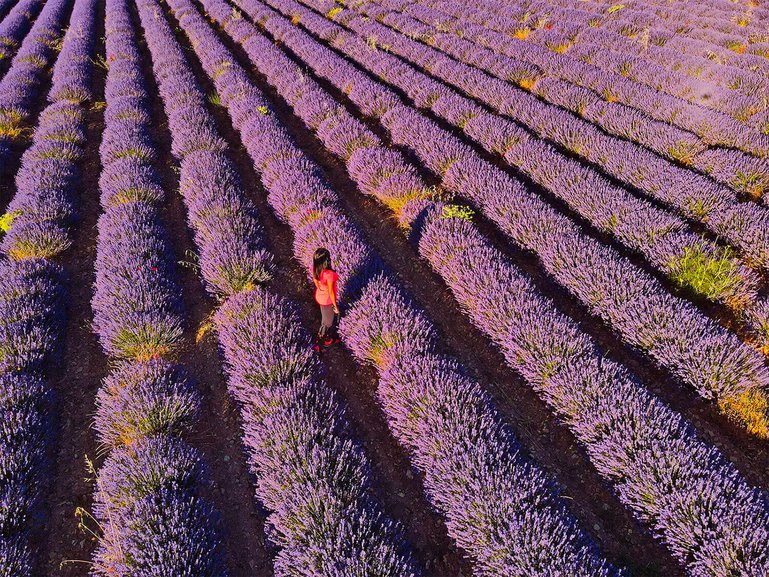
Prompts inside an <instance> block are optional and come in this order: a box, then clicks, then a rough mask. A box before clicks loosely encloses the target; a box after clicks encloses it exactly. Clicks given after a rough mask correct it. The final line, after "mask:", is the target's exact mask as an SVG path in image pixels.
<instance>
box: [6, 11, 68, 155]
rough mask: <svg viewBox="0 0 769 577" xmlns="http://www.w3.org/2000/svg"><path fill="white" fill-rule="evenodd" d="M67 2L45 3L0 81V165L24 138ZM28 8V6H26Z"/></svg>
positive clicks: (53, 52)
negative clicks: (13, 146) (18, 141)
mask: <svg viewBox="0 0 769 577" xmlns="http://www.w3.org/2000/svg"><path fill="white" fill-rule="evenodd" d="M70 5H71V3H70V0H51V1H49V2H46V3H45V6H44V7H43V9H42V11H41V12H40V15H39V16H38V18H37V20H35V23H34V24H33V26H32V29H31V30H30V31H29V34H27V36H26V37H25V38H24V42H23V43H22V45H21V48H19V51H18V52H17V53H16V56H14V58H13V60H12V61H11V68H10V69H9V70H8V72H7V73H6V74H5V76H3V79H2V80H1V81H0V163H5V162H7V161H8V159H9V158H10V156H11V148H10V147H11V144H12V142H13V141H16V140H21V139H22V138H23V136H24V127H25V123H26V122H27V121H29V120H30V117H31V115H32V107H33V105H34V103H35V99H36V98H37V96H38V91H37V88H38V87H39V86H40V84H41V83H42V81H43V77H44V76H45V73H46V71H47V70H48V68H49V66H50V65H51V63H52V62H53V60H54V59H55V55H56V50H55V48H56V44H57V42H58V41H59V40H60V39H61V34H62V30H63V26H64V21H65V18H66V15H67V11H68V9H69V7H70ZM28 7H29V6H28Z"/></svg>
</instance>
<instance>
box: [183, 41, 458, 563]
mask: <svg viewBox="0 0 769 577" xmlns="http://www.w3.org/2000/svg"><path fill="white" fill-rule="evenodd" d="M177 37H178V38H179V40H180V42H181V43H182V45H183V46H185V48H189V44H188V41H187V39H186V38H185V37H184V36H183V35H182V34H181V33H178V34H177ZM190 61H191V64H192V65H193V68H194V70H195V73H196V76H197V77H198V79H199V81H200V82H201V85H202V86H203V87H204V89H205V90H206V91H207V92H209V93H213V86H212V84H211V82H210V80H209V79H208V77H207V76H206V74H205V72H204V71H203V70H202V68H201V66H200V64H199V62H198V61H197V60H196V59H195V58H194V53H192V51H191V50H190ZM211 111H212V113H213V114H214V116H215V118H216V121H217V124H218V128H219V130H220V133H221V134H222V135H223V136H224V137H225V138H226V140H227V141H228V143H229V144H230V147H231V158H232V160H233V161H234V162H235V164H236V166H237V168H238V171H239V172H240V174H241V177H242V178H243V180H244V184H245V185H246V189H247V191H248V193H249V196H250V198H251V199H252V200H253V201H254V203H255V204H256V206H257V208H258V211H259V217H260V222H261V224H262V226H263V227H264V231H265V241H266V245H267V248H268V249H269V250H270V252H271V253H272V254H273V255H274V256H275V262H276V274H275V276H274V278H273V280H272V281H271V283H270V287H271V288H272V289H273V290H275V291H276V292H277V293H278V294H280V295H281V296H283V297H285V298H288V299H290V300H291V301H293V302H294V303H295V304H297V305H298V311H299V314H300V318H301V322H302V325H303V326H304V328H305V329H306V330H307V331H308V332H310V333H311V334H312V333H314V332H315V331H316V330H317V328H318V325H319V322H320V318H319V312H318V310H317V306H316V305H315V304H314V301H313V299H312V290H311V288H312V287H311V285H310V283H309V281H308V279H307V277H306V272H305V269H304V267H303V266H301V265H300V264H299V263H297V262H296V261H295V260H294V258H293V252H292V251H291V243H290V242H287V241H289V240H293V236H292V233H291V230H290V228H289V227H288V226H287V225H284V224H283V223H281V222H280V221H279V220H277V218H276V217H275V216H274V213H273V212H272V209H271V208H270V206H269V204H268V203H267V200H266V199H267V193H266V192H265V191H264V189H263V188H262V186H261V183H260V179H259V177H258V175H257V174H256V173H255V171H254V169H253V164H252V162H251V160H250V158H249V157H248V154H247V153H246V151H245V150H244V149H243V147H242V145H241V143H240V138H239V135H238V133H237V131H236V130H235V129H234V128H233V127H232V124H231V122H230V120H229V117H228V115H227V113H226V110H225V109H223V108H216V107H214V108H212V110H211ZM323 360H324V365H325V367H326V371H327V372H326V377H327V381H328V383H329V385H330V386H331V387H332V388H333V389H334V390H335V391H336V392H338V393H339V394H340V396H341V398H342V399H343V401H344V403H345V405H346V407H347V415H348V418H349V419H350V421H351V424H352V428H353V430H354V431H355V432H356V433H357V434H358V435H359V440H360V441H361V442H362V444H363V446H364V449H365V452H366V455H367V456H368V457H369V460H370V461H371V464H372V468H373V471H374V476H375V479H376V482H378V487H377V489H378V491H377V492H378V496H379V497H380V499H381V500H382V502H383V504H384V506H385V510H386V511H387V513H388V514H389V515H390V516H391V517H393V518H394V519H396V520H397V521H399V522H400V523H402V524H403V526H404V529H405V534H406V538H407V539H408V540H409V542H410V544H411V545H412V548H413V549H414V551H415V556H416V559H417V561H418V562H420V564H421V565H422V567H424V568H425V569H426V572H425V575H427V576H435V577H438V576H448V575H463V574H464V575H469V574H470V573H471V571H470V568H469V565H467V564H466V562H464V561H463V560H462V558H461V555H460V553H459V552H458V551H457V550H456V548H455V547H454V545H453V544H452V543H451V541H450V540H449V538H448V536H447V535H446V528H445V525H444V524H443V522H442V520H441V519H440V518H439V517H438V515H437V514H436V513H434V512H433V511H432V510H431V508H430V506H429V505H428V504H427V503H426V501H425V497H424V489H423V485H422V480H421V478H420V476H419V475H418V473H416V472H415V471H414V470H412V469H411V467H410V465H409V460H408V456H407V455H406V454H405V453H404V452H403V450H402V449H401V447H400V446H399V445H398V444H397V442H396V441H395V439H394V438H393V437H392V436H391V434H390V432H389V429H388V427H387V424H386V421H385V419H384V416H383V415H382V412H381V409H380V408H379V405H378V402H377V399H376V386H377V375H376V372H375V371H374V370H373V369H371V368H369V367H361V366H360V365H358V364H356V362H355V361H354V359H353V358H352V356H351V355H350V354H349V353H348V352H347V351H346V350H344V349H342V348H333V349H331V350H329V351H328V352H327V353H326V354H325V355H324V357H323Z"/></svg>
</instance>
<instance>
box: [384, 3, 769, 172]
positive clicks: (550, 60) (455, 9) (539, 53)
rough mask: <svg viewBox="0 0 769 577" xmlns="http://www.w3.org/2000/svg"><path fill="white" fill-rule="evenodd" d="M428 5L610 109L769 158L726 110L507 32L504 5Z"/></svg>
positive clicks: (469, 33) (756, 137)
mask: <svg viewBox="0 0 769 577" xmlns="http://www.w3.org/2000/svg"><path fill="white" fill-rule="evenodd" d="M380 3H381V4H382V5H383V6H386V7H387V8H389V9H392V10H399V9H402V8H403V7H404V4H403V2H401V1H400V0H394V1H392V2H387V3H384V2H380ZM423 4H427V3H426V2H423ZM427 5H429V6H432V7H440V9H441V10H444V9H445V7H446V6H448V8H447V10H448V11H449V12H448V13H447V14H450V17H449V16H447V17H444V18H441V25H442V26H446V27H448V28H447V29H449V30H450V29H452V27H453V26H454V24H455V23H457V22H462V23H463V30H464V32H463V37H464V38H469V39H471V40H473V41H477V42H478V43H479V44H481V45H483V46H485V47H487V48H490V49H492V50H494V51H495V52H498V53H500V54H502V55H505V56H508V57H511V58H514V59H516V60H519V61H520V62H522V63H526V64H528V65H533V66H536V67H537V68H538V69H539V70H540V72H541V73H542V74H545V75H547V76H551V77H554V78H558V79H561V80H565V81H567V82H569V83H570V84H574V85H578V86H581V87H584V88H587V89H590V90H591V91H592V92H594V93H595V94H597V95H599V96H600V97H601V98H602V99H603V100H606V101H611V102H612V103H613V104H614V105H615V106H613V107H612V108H617V106H616V105H617V104H618V103H621V104H623V105H627V106H629V107H630V108H631V109H634V110H638V111H640V112H643V113H644V114H645V115H646V116H648V117H649V118H652V119H655V120H659V121H662V122H664V123H667V124H670V125H672V126H674V127H678V128H681V129H684V130H686V131H690V132H693V133H694V134H696V135H697V136H698V137H700V138H702V139H703V141H704V142H705V143H706V144H707V145H709V146H727V147H733V148H737V149H739V150H741V151H744V152H747V153H749V154H752V155H755V156H758V157H761V158H765V157H766V154H767V153H766V150H767V148H768V143H769V136H766V135H762V134H760V133H759V132H758V131H756V130H754V129H752V128H749V127H747V126H746V125H744V124H742V123H740V122H739V121H738V120H736V119H734V118H731V117H730V116H728V115H726V114H723V113H719V112H717V111H713V110H708V109H705V108H702V107H699V106H696V105H694V104H692V103H689V102H687V101H685V100H682V99H679V98H676V97H674V96H670V95H667V94H664V93H661V92H658V91H656V90H654V89H653V88H651V87H648V86H645V85H642V84H638V83H636V82H633V81H632V80H630V79H627V78H625V77H624V76H622V75H621V74H616V73H612V72H607V71H605V70H603V69H601V68H599V67H597V66H593V65H591V64H589V63H586V62H583V61H581V60H577V59H574V58H571V57H569V56H568V55H567V54H561V53H559V52H557V51H554V50H551V49H549V48H548V47H547V46H543V45H540V44H536V43H533V42H526V41H524V40H522V39H520V38H517V37H515V36H510V35H508V34H505V33H504V32H505V30H506V25H505V22H506V20H505V18H503V17H500V16H499V15H498V12H499V11H500V10H501V9H503V8H504V7H502V8H500V5H499V4H494V5H491V4H489V3H487V2H484V3H483V5H482V6H483V8H479V7H476V6H474V5H473V6H470V5H467V4H464V5H461V6H460V5H457V4H456V3H455V2H444V1H443V0H433V1H431V2H430V3H429V4H427ZM430 24H432V22H430Z"/></svg>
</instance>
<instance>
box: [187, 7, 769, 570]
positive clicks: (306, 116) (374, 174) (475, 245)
mask: <svg viewBox="0 0 769 577" xmlns="http://www.w3.org/2000/svg"><path fill="white" fill-rule="evenodd" d="M172 5H174V6H179V5H182V6H186V5H188V2H187V1H186V0H173V2H172ZM241 5H242V6H243V8H244V9H246V12H247V13H249V14H250V15H252V16H253V17H254V19H255V20H256V21H258V22H259V23H260V25H261V26H263V27H264V29H266V30H269V31H270V32H272V33H275V34H276V36H275V38H280V41H281V43H284V44H286V45H289V44H292V45H294V44H295V42H299V41H300V34H299V33H298V31H297V29H296V28H295V27H293V26H292V25H291V24H290V23H289V22H288V21H286V20H284V19H282V18H280V17H278V16H276V14H275V13H274V12H272V11H271V10H269V9H268V8H266V7H265V6H263V5H261V4H259V3H258V2H256V1H254V2H243V3H241ZM204 6H205V8H206V10H207V12H208V13H209V14H210V15H212V16H213V17H214V18H215V19H216V20H217V21H218V22H219V23H220V24H221V25H222V26H223V28H224V30H225V31H226V32H227V33H229V34H230V35H231V36H232V37H233V39H234V40H236V41H239V42H242V46H243V48H244V50H245V51H246V52H247V54H248V55H249V57H250V59H251V62H252V63H253V64H254V65H255V66H256V68H257V70H259V72H260V73H262V74H264V75H265V77H266V79H267V80H268V82H270V83H271V84H273V85H274V86H275V87H276V89H277V90H278V91H279V93H280V94H281V95H282V96H283V97H284V98H286V99H287V100H288V102H289V104H291V105H292V107H293V108H294V111H295V113H296V114H297V115H299V116H300V117H301V118H302V119H303V120H304V121H305V123H306V124H307V125H308V126H309V127H311V128H312V129H313V130H314V131H315V133H316V135H317V136H318V137H319V138H320V139H321V141H322V142H323V143H324V145H325V146H326V147H327V148H328V149H329V150H330V151H331V152H332V153H334V154H335V155H337V156H338V157H339V158H340V159H342V160H343V161H344V162H345V165H346V166H347V168H348V172H349V174H350V176H351V177H352V178H353V179H354V180H356V182H358V184H359V186H360V187H361V189H362V190H363V191H365V192H367V193H368V194H371V195H373V196H375V197H376V198H378V199H379V200H381V201H382V202H383V203H384V204H385V205H387V206H390V207H391V208H393V209H394V210H393V212H397V213H398V215H399V218H400V219H401V221H402V222H403V223H404V224H405V225H407V226H411V227H412V232H414V233H415V234H416V235H417V237H418V238H419V237H421V240H420V253H421V254H422V256H423V257H424V258H426V259H427V260H428V261H429V262H430V263H431V264H432V265H433V266H434V267H435V269H436V271H437V272H438V273H439V274H441V276H443V277H444V278H445V279H446V280H447V284H448V285H449V286H450V287H452V291H453V292H454V295H455V297H456V298H457V299H458V300H459V301H460V302H461V304H462V305H463V307H464V308H465V309H466V310H467V311H468V313H469V314H470V315H471V317H472V318H473V321H474V322H475V323H476V324H477V325H478V326H479V328H481V330H483V331H484V332H486V333H487V334H488V335H489V336H490V337H492V338H493V339H494V340H495V341H496V342H497V343H498V344H499V345H500V347H501V348H502V349H503V351H504V352H505V354H506V357H507V359H508V362H509V364H510V366H511V367H512V368H515V369H516V370H518V371H519V372H521V373H522V374H523V375H524V376H525V377H526V378H527V380H528V381H529V382H530V383H531V384H532V385H533V386H534V387H535V389H536V390H537V391H538V392H539V393H540V394H541V395H542V397H543V398H544V399H545V400H546V401H547V402H548V403H549V404H550V405H551V406H552V407H553V408H554V409H555V410H556V411H557V412H558V413H559V414H560V415H561V416H562V417H563V418H564V420H565V421H566V422H567V424H568V425H569V426H570V428H571V429H572V431H574V433H575V434H576V436H577V437H578V438H579V439H580V440H581V441H582V442H583V443H584V445H585V447H586V448H587V450H588V453H589V454H590V457H591V459H592V460H593V462H594V463H595V465H596V467H597V468H598V470H599V471H600V472H601V473H602V475H604V476H605V478H606V479H607V480H608V481H610V482H612V484H613V486H614V487H615V489H616V490H617V493H618V495H619V497H620V499H622V500H623V502H625V503H626V504H627V505H628V506H629V507H630V508H631V509H632V510H633V511H634V512H635V513H636V514H637V515H638V516H639V518H641V519H643V520H646V521H648V522H650V524H651V525H652V526H653V527H654V531H655V533H657V534H658V535H659V536H660V537H662V538H663V539H664V540H665V541H666V542H667V543H668V545H669V546H670V548H671V550H672V551H673V552H674V553H675V554H676V555H677V556H678V557H679V559H681V561H682V563H684V564H686V565H687V566H688V568H689V570H690V571H691V573H692V574H694V575H717V574H723V572H729V571H731V570H734V571H737V572H739V571H741V570H744V571H745V572H746V573H750V572H752V571H756V572H758V573H760V572H761V571H765V570H766V567H767V566H768V565H767V564H769V559H768V558H767V557H766V555H765V552H764V551H763V548H762V547H761V545H760V541H761V540H762V539H764V538H765V537H764V535H765V534H766V531H767V530H768V529H769V517H768V516H767V505H768V503H767V501H766V496H765V495H763V494H762V493H760V492H758V491H756V490H753V489H749V488H748V487H747V485H746V484H745V483H744V481H743V480H741V478H740V477H739V475H738V473H737V472H736V471H735V470H734V468H733V467H732V466H731V465H729V464H728V463H727V462H725V461H724V460H723V457H721V456H720V454H719V453H718V452H717V451H715V450H714V449H712V448H709V447H707V446H705V445H703V444H702V443H701V442H700V441H699V440H697V438H696V436H695V434H694V432H693V430H692V429H691V428H690V427H689V426H688V425H687V424H686V423H685V422H684V421H682V420H681V418H680V416H678V415H676V414H674V413H672V412H671V411H670V410H669V409H668V408H667V407H665V406H664V405H662V404H661V403H660V402H659V401H658V400H656V399H654V398H653V397H651V396H650V395H649V394H648V392H647V391H646V390H645V389H644V388H643V387H642V386H641V385H640V384H639V383H637V382H636V381H634V380H633V379H632V378H630V377H629V376H628V375H627V374H626V373H625V371H624V370H623V369H621V368H620V367H618V366H617V365H614V364H613V363H611V362H607V361H605V360H604V359H603V358H602V355H601V353H600V351H598V350H597V349H596V348H595V345H594V343H592V342H591V341H590V340H589V339H588V338H586V337H585V336H584V335H583V334H581V333H580V332H579V329H578V328H577V327H576V325H575V324H574V323H573V322H570V321H568V320H567V319H565V318H564V317H563V316H561V315H560V314H558V313H557V312H556V311H555V309H554V307H553V305H552V303H550V302H549V301H547V300H546V299H544V298H542V297H541V296H540V295H539V294H538V293H537V292H536V290H535V289H534V288H533V286H532V285H531V284H530V283H529V282H528V281H527V280H526V279H525V278H524V277H523V276H522V275H521V274H520V273H519V272H518V271H517V270H515V268H514V267H512V266H511V265H510V264H509V263H508V262H507V261H506V260H505V259H504V258H503V257H501V255H499V253H498V252H496V251H495V250H493V249H492V248H491V247H490V246H489V245H488V243H487V242H486V241H485V240H484V239H483V238H482V237H481V236H480V235H479V233H478V231H477V229H476V228H475V227H474V226H473V225H472V224H470V223H469V222H467V221H465V220H464V219H461V218H452V217H451V215H452V214H453V211H452V210H451V207H448V206H441V205H436V204H434V203H432V202H430V201H428V200H426V199H424V198H423V195H422V194H421V192H420V190H423V185H421V184H420V183H419V181H418V179H417V177H416V175H415V173H414V172H413V170H411V169H410V168H409V167H408V165H407V164H405V163H404V161H403V159H402V158H401V157H400V155H398V154H397V153H395V152H394V151H388V150H387V149H385V148H383V147H382V145H381V142H379V141H378V139H377V138H376V136H375V135H373V134H372V133H371V132H370V131H368V130H367V129H366V128H365V127H364V126H363V125H362V124H361V123H360V122H357V121H356V120H355V119H353V118H351V117H350V116H349V115H348V114H347V113H346V111H344V109H342V108H340V107H339V106H338V104H337V103H336V102H335V101H334V100H333V98H330V97H329V95H328V94H326V93H325V92H324V91H323V90H322V89H320V87H319V86H318V85H317V84H316V83H315V82H314V81H312V80H311V79H310V78H308V77H307V75H306V74H305V73H304V71H303V70H302V68H301V67H299V66H298V65H297V64H295V63H294V62H292V61H291V60H289V59H288V58H286V56H285V55H284V54H282V53H281V51H280V50H279V49H278V48H276V47H275V44H274V42H273V41H272V40H271V39H270V38H266V37H265V36H263V35H262V34H261V33H260V32H259V30H258V29H257V28H256V27H255V26H253V25H251V24H250V23H249V22H248V21H247V20H246V19H245V18H244V17H243V16H242V15H241V14H240V13H239V12H236V11H233V9H232V6H231V5H229V4H227V3H225V2H221V1H219V0H209V1H206V2H204ZM185 17H188V11H187V10H185ZM197 19H198V20H199V19H200V17H199V16H198V17H197ZM196 32H197V30H196ZM192 39H193V45H194V46H196V47H201V46H203V42H202V41H201V40H200V39H199V37H198V36H197V34H196V35H193V38H192ZM305 46H307V51H306V52H303V54H302V55H303V56H305V55H309V56H308V57H307V59H305V64H307V65H309V66H310V67H311V68H313V67H314V66H313V63H312V58H311V56H312V54H318V52H319V48H318V46H317V45H312V44H311V43H307V44H306V45H305ZM202 50H203V49H202V48H201V49H200V51H201V52H202ZM205 50H206V53H211V52H212V51H213V50H214V49H213V47H212V46H211V43H209V42H206V43H205ZM230 56H231V55H229V54H228V53H226V52H225V53H223V54H222V55H221V57H220V58H221V59H223V60H220V62H222V61H226V62H229V60H227V59H228V58H230ZM326 65H328V62H327V61H326ZM348 78H349V77H348ZM348 88H349V89H350V93H351V94H352V93H354V92H356V91H358V90H360V91H361V92H367V93H368V94H370V95H375V91H374V92H372V91H371V87H370V86H369V87H366V88H368V90H366V89H364V87H363V86H359V85H357V84H356V85H349V86H348ZM380 103H381V101H380ZM255 161H256V164H257V165H259V161H258V159H255ZM398 208H400V210H398ZM419 233H421V234H419ZM459 263H462V265H461V266H460V265H459ZM468 267H471V268H470V269H469V270H468ZM389 301H390V299H389V298H388V299H385V298H384V297H383V296H382V294H381V293H379V294H373V295H372V296H371V297H370V300H369V298H367V293H366V289H364V293H363V297H362V300H361V301H360V302H359V303H356V304H354V305H353V306H352V309H351V310H350V312H349V313H348V315H347V317H346V318H347V319H348V320H347V321H343V325H342V331H343V333H344V334H345V340H346V342H347V343H348V345H349V346H350V347H351V348H352V349H353V351H354V352H355V353H356V354H357V355H358V356H359V357H360V358H362V359H365V358H368V359H371V360H373V361H374V362H375V363H377V365H379V366H380V368H381V369H382V377H383V381H384V383H386V384H387V385H388V386H387V388H385V389H384V391H383V392H382V393H380V394H381V395H382V399H383V405H384V407H385V411H388V409H391V408H392V406H393V405H392V403H399V402H402V399H399V397H400V396H401V395H402V394H403V393H402V392H401V390H400V389H399V388H397V387H393V388H392V389H389V387H390V386H393V385H396V384H398V383H402V382H403V381H402V380H400V379H401V378H402V377H400V376H399V377H398V378H397V380H394V381H388V380H387V379H388V378H389V377H392V378H393V379H396V377H395V376H396V375H410V376H412V377H413V376H417V378H419V377H421V375H415V374H414V373H411V372H410V371H411V368H410V367H408V366H407V367H403V366H401V364H402V363H403V362H405V361H407V360H409V359H410V358H411V357H410V356H409V355H410V354H411V353H416V352H418V351H419V350H420V347H421V346H423V344H424V343H429V339H426V338H425V337H424V331H425V327H424V326H422V325H420V324H418V323H417V324H416V325H415V324H413V321H412V323H406V322H404V323H403V325H402V328H401V329H400V330H397V331H393V333H394V335H393V336H392V337H391V335H390V331H389V330H388V331H383V330H382V324H383V321H376V322H372V320H371V319H372V317H371V316H370V315H371V314H372V313H371V312H369V309H371V308H373V309H376V308H377V307H383V304H382V303H387V305H386V311H385V312H384V315H387V314H389V315H393V316H395V315H396V314H397V313H396V311H397V310H399V309H398V305H399V304H401V303H399V302H398V300H397V299H394V302H393V306H392V307H390V306H389ZM374 303H377V306H374ZM383 308H384V307H383ZM377 318H379V317H378V316H376V317H374V319H377ZM385 318H386V317H385ZM412 318H413V317H412ZM502 319H504V321H503V322H500V321H501V320H502ZM348 323H349V324H348ZM399 324H400V323H399ZM533 327H540V329H537V330H532V329H533ZM370 337H371V338H372V340H371V341H369V340H368V339H369V338H370ZM412 343H413V345H414V348H413V349H412V348H411V344H412ZM428 348H429V347H428ZM400 351H405V352H404V354H403V356H401V355H400V354H399V353H400ZM391 355H392V356H391ZM395 360H397V361H400V362H394V361H395ZM418 366H419V367H422V365H421V364H420V365H418ZM424 366H429V365H428V363H425V365H424ZM401 371H402V372H401ZM399 386H401V385H398V387H399ZM422 386H425V385H422ZM401 411H402V412H401ZM399 414H400V417H401V419H403V418H408V417H407V415H413V414H414V413H413V411H412V412H407V411H403V410H402V409H400V410H399ZM395 421H396V423H397V422H399V420H398V419H395ZM400 422H402V421H400ZM440 423H441V424H442V425H443V426H444V427H445V426H447V425H448V424H449V422H448V421H447V420H445V419H444V420H441V421H440ZM396 430H397V428H396ZM431 430H432V429H431ZM423 431H424V429H418V431H417V433H416V434H414V436H413V437H410V438H411V440H412V441H411V442H413V443H414V444H417V445H418V444H419V443H420V442H421V440H420V438H419V436H418V434H419V433H422V432H423ZM412 434H413V433H412ZM674 463H676V464H677V465H675V466H674V467H673V469H674V470H675V472H676V473H675V474H674V475H672V476H670V475H668V474H667V473H664V472H665V471H668V472H669V471H671V467H672V466H673V464H674ZM679 475H681V476H679ZM727 479H728V481H727ZM445 482H446V480H444V483H445ZM679 483H680V484H679ZM700 483H703V484H704V485H707V486H708V489H704V491H705V492H706V493H707V494H708V495H709V497H712V499H709V500H708V502H709V503H710V504H714V503H718V505H715V508H710V506H707V507H701V506H700V505H697V504H696V503H697V501H698V499H699V496H700V495H701V494H702V491H700V490H697V491H696V492H692V487H693V486H700V487H701V485H700ZM695 493H696V494H695ZM737 493H739V494H740V496H739V497H736V495H737ZM733 497H736V499H735V500H734V501H732V498H733ZM734 507H737V508H739V509H741V513H739V514H737V515H735V516H734V517H730V516H729V515H731V514H733V513H735V512H736V511H735V509H734ZM743 507H745V508H744V509H743ZM482 510H484V511H485V509H482ZM716 510H717V511H718V513H717V516H714V517H711V514H712V513H713V512H714V511H716ZM748 518H751V519H752V521H750V524H751V527H752V529H751V530H750V531H749V532H747V533H746V532H743V528H744V525H743V523H744V522H745V521H746V519H748ZM476 522H477V523H479V524H483V521H477V520H476ZM683 527H685V529H684V528H683ZM704 527H710V528H714V529H715V530H714V532H713V533H712V534H711V535H710V539H709V540H708V542H707V543H705V544H703V543H701V542H700V541H699V540H698V539H697V537H696V535H698V534H699V532H700V531H701V529H702V528H704ZM453 528H455V527H452V529H453ZM753 531H755V532H753ZM748 534H750V537H747V538H745V536H746V535H748ZM759 534H760V535H761V537H759V540H758V541H755V542H754V541H753V537H754V536H755V535H759ZM455 536H456V534H455ZM476 546H477V542H476ZM733 547H735V548H734V549H733ZM727 550H728V551H727Z"/></svg>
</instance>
